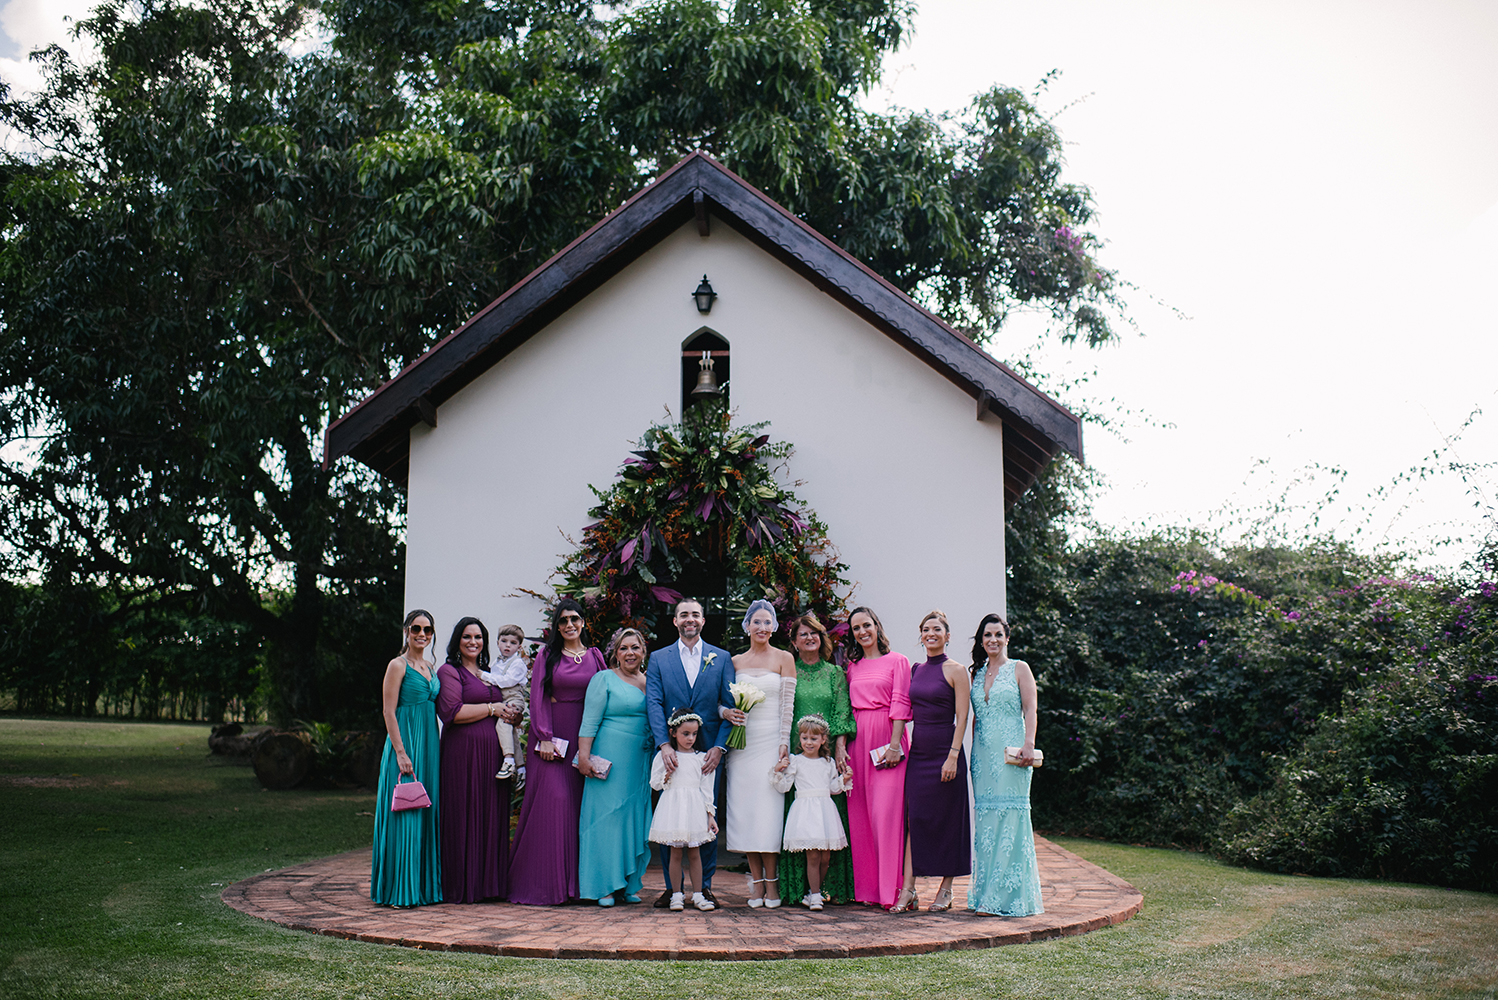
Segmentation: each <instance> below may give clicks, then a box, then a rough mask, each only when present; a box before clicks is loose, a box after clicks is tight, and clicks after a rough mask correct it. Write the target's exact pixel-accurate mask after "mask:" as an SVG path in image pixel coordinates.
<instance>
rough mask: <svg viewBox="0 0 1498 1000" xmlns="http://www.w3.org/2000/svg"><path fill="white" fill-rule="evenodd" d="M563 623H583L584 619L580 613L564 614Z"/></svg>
mask: <svg viewBox="0 0 1498 1000" xmlns="http://www.w3.org/2000/svg"><path fill="white" fill-rule="evenodd" d="M561 623H562V624H563V625H581V624H582V623H583V620H582V618H581V617H579V616H578V615H563V616H562V622H561Z"/></svg>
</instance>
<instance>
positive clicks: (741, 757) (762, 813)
mask: <svg viewBox="0 0 1498 1000" xmlns="http://www.w3.org/2000/svg"><path fill="white" fill-rule="evenodd" d="M736 680H738V681H740V682H745V681H747V682H749V683H751V684H753V685H754V686H755V687H757V688H759V689H760V690H761V691H763V692H764V693H765V700H764V701H762V702H760V703H759V704H758V705H756V706H754V708H753V709H752V710H751V711H750V712H749V716H748V720H747V721H746V722H745V724H744V749H742V750H730V751H728V762H727V767H728V791H727V798H728V803H727V805H728V849H729V850H730V851H738V852H740V853H743V852H746V851H756V852H764V853H768V854H776V853H779V851H780V840H781V835H782V834H783V833H784V830H785V795H784V794H782V793H780V792H777V791H776V790H775V786H774V784H773V783H772V779H771V777H770V772H771V771H772V770H773V769H774V767H775V762H776V761H777V760H779V759H780V675H779V674H742V673H741V674H739V675H738V676H737V678H736Z"/></svg>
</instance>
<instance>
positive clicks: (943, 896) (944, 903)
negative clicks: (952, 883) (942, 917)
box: [926, 889, 952, 913]
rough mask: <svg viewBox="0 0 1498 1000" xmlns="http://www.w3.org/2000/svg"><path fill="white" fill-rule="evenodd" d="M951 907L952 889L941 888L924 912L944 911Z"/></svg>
mask: <svg viewBox="0 0 1498 1000" xmlns="http://www.w3.org/2000/svg"><path fill="white" fill-rule="evenodd" d="M951 908H952V890H951V889H942V890H940V891H939V892H937V894H936V898H935V899H933V900H932V901H931V906H930V907H928V908H927V910H926V912H927V913H944V912H946V911H947V910H950V909H951Z"/></svg>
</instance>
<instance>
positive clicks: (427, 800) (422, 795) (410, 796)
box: [390, 774, 432, 812]
mask: <svg viewBox="0 0 1498 1000" xmlns="http://www.w3.org/2000/svg"><path fill="white" fill-rule="evenodd" d="M404 777H405V775H404V774H402V775H399V776H397V777H396V779H395V794H394V795H392V796H390V811H391V812H401V811H402V810H405V809H425V808H427V807H428V806H430V805H431V804H432V797H431V796H430V795H428V794H427V790H426V786H425V785H423V784H422V783H421V782H419V781H417V780H416V779H415V778H414V777H413V778H412V779H411V783H410V784H402V783H401V778H404Z"/></svg>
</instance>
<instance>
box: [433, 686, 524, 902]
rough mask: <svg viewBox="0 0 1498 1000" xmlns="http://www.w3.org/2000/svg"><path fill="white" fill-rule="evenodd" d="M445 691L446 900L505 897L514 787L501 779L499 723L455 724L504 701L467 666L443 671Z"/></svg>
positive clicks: (440, 710) (441, 708)
mask: <svg viewBox="0 0 1498 1000" xmlns="http://www.w3.org/2000/svg"><path fill="white" fill-rule="evenodd" d="M437 679H438V680H439V681H440V682H441V684H442V691H441V693H440V694H439V695H438V696H437V717H438V718H439V719H441V720H442V772H441V774H442V784H441V789H442V795H441V796H440V798H439V799H438V803H437V806H438V808H439V809H440V810H441V814H440V815H439V817H438V820H439V830H438V838H439V839H440V840H441V842H442V900H443V902H445V903H477V902H479V901H480V900H484V899H495V898H497V897H502V896H504V894H505V871H506V869H507V868H508V862H509V853H510V824H509V818H510V817H509V810H508V809H503V810H501V808H500V806H501V803H504V804H506V805H507V804H508V803H509V801H510V783H509V782H508V781H495V780H494V772H496V771H498V770H499V757H500V754H499V734H498V733H496V732H495V730H494V720H493V719H491V718H487V717H486V718H482V719H479V720H477V721H475V722H454V721H453V716H455V715H457V714H458V709H460V708H462V707H463V706H464V705H482V704H485V703H486V702H491V701H502V700H503V698H502V696H501V694H500V690H499V688H497V687H490V686H489V685H487V684H485V683H484V682H483V681H481V680H479V679H478V678H477V677H475V676H473V674H471V673H469V672H468V671H467V670H464V669H463V668H462V667H455V666H453V665H452V664H451V663H444V664H443V665H442V666H440V667H438V668H437Z"/></svg>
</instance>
